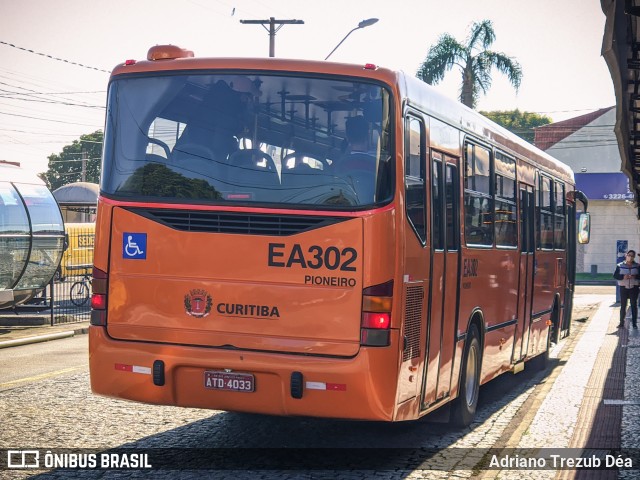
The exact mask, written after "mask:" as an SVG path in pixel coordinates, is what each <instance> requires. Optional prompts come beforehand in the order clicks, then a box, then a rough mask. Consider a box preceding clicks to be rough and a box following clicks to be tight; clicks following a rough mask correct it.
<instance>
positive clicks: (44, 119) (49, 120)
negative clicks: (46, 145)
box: [0, 112, 101, 128]
mask: <svg viewBox="0 0 640 480" xmlns="http://www.w3.org/2000/svg"><path fill="white" fill-rule="evenodd" d="M0 115H9V116H11V117H22V118H31V119H33V120H42V121H44V122H55V123H67V124H69V125H80V126H83V127H92V128H101V127H99V126H96V125H89V124H88V123H76V122H65V121H64V120H57V119H51V118H42V117H32V116H29V115H18V114H17V113H7V112H0Z"/></svg>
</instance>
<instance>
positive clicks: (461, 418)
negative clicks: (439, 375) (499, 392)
mask: <svg viewBox="0 0 640 480" xmlns="http://www.w3.org/2000/svg"><path fill="white" fill-rule="evenodd" d="M478 338H479V335H478V329H477V328H476V326H475V325H471V327H470V328H469V333H468V334H467V342H466V344H465V347H464V358H463V361H462V375H461V376H460V392H459V395H458V398H457V399H456V400H455V403H454V408H453V411H452V417H451V421H452V423H453V424H454V425H456V426H459V427H466V426H467V425H469V424H471V422H472V421H473V418H474V417H475V415H476V408H477V407H478V396H479V393H480V364H481V359H482V355H481V352H480V341H479V339H478Z"/></svg>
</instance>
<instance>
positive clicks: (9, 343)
mask: <svg viewBox="0 0 640 480" xmlns="http://www.w3.org/2000/svg"><path fill="white" fill-rule="evenodd" d="M87 333H89V329H88V328H78V329H76V330H67V331H65V332H58V333H48V334H46V335H37V336H32V337H24V338H16V339H15V340H6V341H4V342H0V349H1V348H9V347H18V346H21V345H30V344H32V343H40V342H48V341H49V340H58V339H61V338H68V337H73V336H75V335H81V334H87Z"/></svg>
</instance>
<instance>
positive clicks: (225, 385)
mask: <svg viewBox="0 0 640 480" xmlns="http://www.w3.org/2000/svg"><path fill="white" fill-rule="evenodd" d="M204 386H205V388H211V389H213V390H225V391H228V392H253V390H254V387H255V379H254V377H253V375H252V374H250V373H228V372H211V371H205V372H204Z"/></svg>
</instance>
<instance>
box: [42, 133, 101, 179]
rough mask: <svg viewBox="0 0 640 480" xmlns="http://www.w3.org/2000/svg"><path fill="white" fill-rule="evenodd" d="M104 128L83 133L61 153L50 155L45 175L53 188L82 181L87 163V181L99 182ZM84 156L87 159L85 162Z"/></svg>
mask: <svg viewBox="0 0 640 480" xmlns="http://www.w3.org/2000/svg"><path fill="white" fill-rule="evenodd" d="M102 139H103V134H102V130H97V131H95V132H93V133H89V134H87V135H81V136H80V139H79V140H74V141H73V143H71V144H70V145H66V146H65V147H63V148H62V152H60V153H59V154H57V155H56V154H55V153H53V154H51V155H49V157H48V158H49V169H48V170H47V171H46V172H45V174H44V176H45V178H46V182H47V183H48V184H49V188H51V190H55V189H56V188H59V187H61V186H63V185H66V184H68V183H73V182H80V181H82V165H83V163H84V164H85V181H86V182H92V183H98V181H99V179H100V155H101V152H102ZM83 157H84V158H86V160H85V161H84V162H83Z"/></svg>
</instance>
